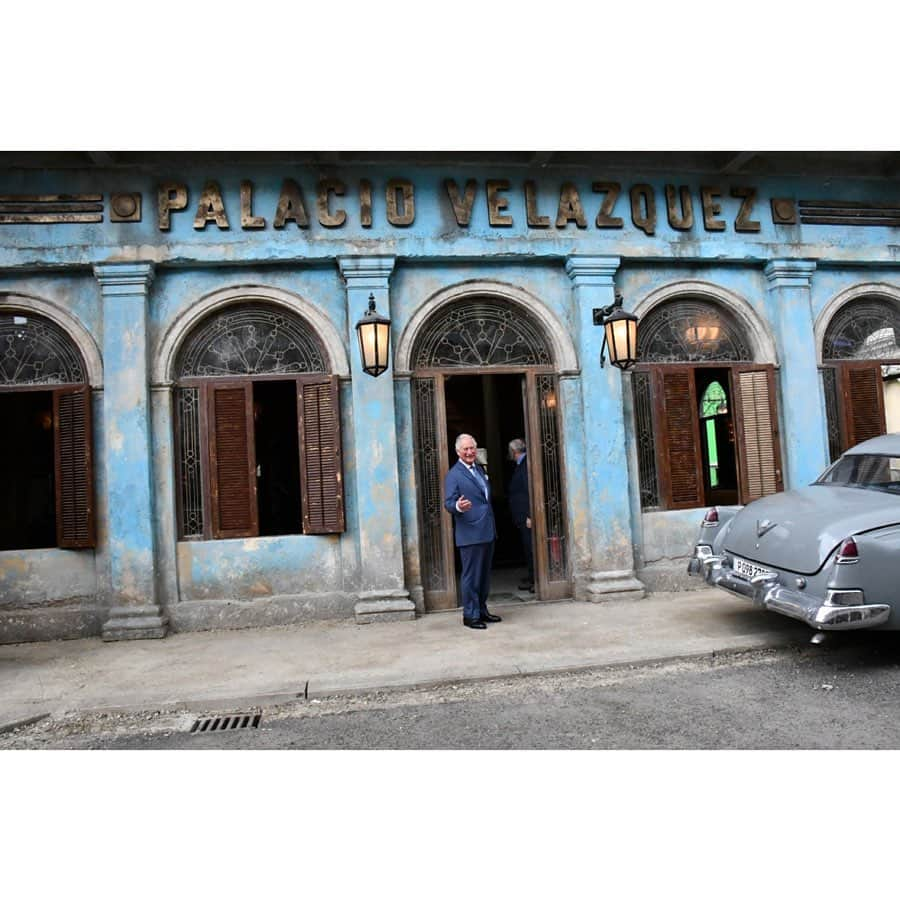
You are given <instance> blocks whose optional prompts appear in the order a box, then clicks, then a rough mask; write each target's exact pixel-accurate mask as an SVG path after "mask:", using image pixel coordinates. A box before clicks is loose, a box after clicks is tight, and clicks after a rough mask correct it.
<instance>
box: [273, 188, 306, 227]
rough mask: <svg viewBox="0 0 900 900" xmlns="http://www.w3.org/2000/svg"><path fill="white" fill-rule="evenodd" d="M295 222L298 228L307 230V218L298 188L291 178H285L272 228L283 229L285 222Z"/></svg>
mask: <svg viewBox="0 0 900 900" xmlns="http://www.w3.org/2000/svg"><path fill="white" fill-rule="evenodd" d="M291 221H293V222H296V224H297V227H298V228H309V217H308V216H307V215H306V205H305V204H304V202H303V194H302V193H301V192H300V186H299V185H298V184H297V182H296V181H294V179H293V178H285V179H284V182H283V183H282V185H281V194H280V195H279V196H278V208H277V209H276V210H275V218H274V220H273V221H272V227H273V228H284V226H285V224H286V223H287V222H291Z"/></svg>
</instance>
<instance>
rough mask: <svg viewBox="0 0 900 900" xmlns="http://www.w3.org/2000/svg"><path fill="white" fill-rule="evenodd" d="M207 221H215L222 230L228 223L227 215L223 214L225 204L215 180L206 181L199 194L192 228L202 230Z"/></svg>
mask: <svg viewBox="0 0 900 900" xmlns="http://www.w3.org/2000/svg"><path fill="white" fill-rule="evenodd" d="M208 222H215V223H216V225H218V226H219V228H221V229H222V231H225V230H226V229H227V228H228V227H229V225H228V216H226V215H225V204H224V203H223V202H222V191H221V189H220V188H219V184H218V182H216V181H207V182H206V184H205V185H204V186H203V193H202V194H200V202H199V203H198V204H197V215H196V216H194V228H195V229H196V230H197V231H202V230H203V229H204V228H206V225H207V223H208Z"/></svg>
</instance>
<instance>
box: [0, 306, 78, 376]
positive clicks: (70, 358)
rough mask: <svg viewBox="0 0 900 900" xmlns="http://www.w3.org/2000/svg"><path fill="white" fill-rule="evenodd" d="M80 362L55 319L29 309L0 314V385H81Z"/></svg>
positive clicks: (70, 342) (67, 336) (69, 339)
mask: <svg viewBox="0 0 900 900" xmlns="http://www.w3.org/2000/svg"><path fill="white" fill-rule="evenodd" d="M84 381H85V369H84V364H83V363H82V361H81V355H80V354H79V352H78V350H77V349H76V347H75V345H74V343H73V342H72V339H71V338H70V337H69V335H68V334H66V332H65V331H63V329H62V328H60V327H59V325H57V324H56V323H55V322H53V321H51V320H50V319H46V318H44V317H43V316H39V315H37V316H36V315H32V314H31V313H30V312H29V313H25V312H4V313H0V384H2V385H15V384H83V383H84Z"/></svg>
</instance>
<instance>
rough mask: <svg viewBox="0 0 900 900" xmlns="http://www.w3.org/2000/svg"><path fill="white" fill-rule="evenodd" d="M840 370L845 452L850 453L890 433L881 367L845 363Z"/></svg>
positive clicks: (869, 364) (876, 364) (873, 364)
mask: <svg viewBox="0 0 900 900" xmlns="http://www.w3.org/2000/svg"><path fill="white" fill-rule="evenodd" d="M838 370H839V372H840V388H839V390H840V395H841V412H842V418H843V433H844V435H845V441H844V447H843V448H842V450H849V449H850V448H851V447H855V446H856V445H857V444H859V443H860V442H862V441H866V440H868V439H869V438H873V437H878V435H880V434H884V433H885V431H886V430H887V425H886V423H885V418H884V385H883V380H882V377H881V363H845V364H843V365H841V366H839V367H838Z"/></svg>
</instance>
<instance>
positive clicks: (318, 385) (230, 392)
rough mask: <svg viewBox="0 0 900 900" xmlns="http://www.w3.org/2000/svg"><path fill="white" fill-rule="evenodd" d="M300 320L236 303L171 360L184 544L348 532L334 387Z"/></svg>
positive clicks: (187, 341) (316, 344)
mask: <svg viewBox="0 0 900 900" xmlns="http://www.w3.org/2000/svg"><path fill="white" fill-rule="evenodd" d="M325 360H326V357H325V353H324V351H323V349H322V345H321V343H320V341H319V339H318V337H317V336H316V334H315V333H314V332H313V331H312V329H311V328H310V327H309V326H308V325H307V323H306V322H305V321H303V320H302V319H301V318H300V317H299V316H297V315H296V314H295V313H293V312H291V311H286V310H284V309H282V308H280V307H277V306H275V305H269V304H265V303H243V304H241V303H239V304H235V305H231V306H226V307H224V308H223V309H220V310H219V311H217V312H214V313H213V314H211V315H210V316H208V317H207V318H206V319H204V320H203V321H202V322H200V324H198V325H197V326H196V327H195V328H194V330H193V331H192V332H191V333H190V334H189V335H188V337H187V338H186V339H185V341H184V344H183V346H182V348H181V350H180V352H179V354H178V357H177V360H176V374H177V379H178V388H177V391H176V397H175V413H176V415H175V419H176V436H177V442H178V447H177V458H178V485H179V488H180V490H179V519H180V531H181V535H182V537H185V538H193V539H200V538H233V537H255V536H258V535H278V534H300V533H303V534H329V533H336V532H341V531H343V530H344V496H343V480H342V474H341V435H340V412H339V408H338V384H337V379H336V378H334V377H332V376H331V375H329V374H328V371H327V366H326V362H325Z"/></svg>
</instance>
